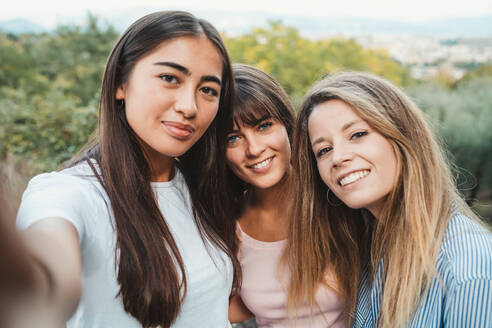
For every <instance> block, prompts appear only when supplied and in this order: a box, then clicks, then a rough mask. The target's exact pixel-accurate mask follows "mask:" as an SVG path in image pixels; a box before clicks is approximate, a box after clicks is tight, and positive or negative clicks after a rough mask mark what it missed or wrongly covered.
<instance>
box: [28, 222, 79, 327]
mask: <svg viewBox="0 0 492 328" xmlns="http://www.w3.org/2000/svg"><path fill="white" fill-rule="evenodd" d="M20 233H21V237H22V239H23V241H24V243H25V244H26V246H27V251H28V253H29V254H30V255H31V256H32V265H33V268H34V272H35V274H36V282H37V284H36V288H37V292H38V294H39V296H40V297H41V298H42V300H41V301H44V302H45V303H49V305H48V307H49V308H50V310H53V313H55V316H56V317H57V318H59V319H60V321H66V320H67V319H68V318H70V316H71V315H72V313H73V312H74V311H75V309H76V307H77V305H78V302H79V300H80V297H81V293H82V257H81V251H80V246H79V240H78V234H77V230H76V229H75V227H74V226H73V224H72V223H70V222H69V221H67V220H65V219H62V218H46V219H42V220H40V221H38V222H36V223H34V224H32V225H31V226H30V227H29V228H27V229H26V230H24V231H21V232H20ZM43 298H44V300H43Z"/></svg>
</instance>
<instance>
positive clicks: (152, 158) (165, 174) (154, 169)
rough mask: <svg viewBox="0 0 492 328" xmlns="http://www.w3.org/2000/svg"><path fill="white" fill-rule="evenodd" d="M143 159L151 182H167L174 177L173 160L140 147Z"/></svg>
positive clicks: (147, 147)
mask: <svg viewBox="0 0 492 328" xmlns="http://www.w3.org/2000/svg"><path fill="white" fill-rule="evenodd" d="M142 149H143V153H144V156H145V159H146V160H147V163H148V165H149V167H150V180H151V181H152V182H167V181H169V180H171V179H172V178H173V176H174V158H173V157H171V156H167V155H163V154H161V153H159V152H157V151H155V150H154V149H152V148H150V147H149V146H147V145H143V147H142Z"/></svg>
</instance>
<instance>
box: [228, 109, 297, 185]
mask: <svg viewBox="0 0 492 328" xmlns="http://www.w3.org/2000/svg"><path fill="white" fill-rule="evenodd" d="M226 159H227V164H228V165H229V167H230V168H231V170H232V171H233V172H234V174H235V175H236V176H237V177H238V178H240V179H241V180H243V181H244V182H246V183H247V184H250V185H252V186H253V187H255V188H259V189H268V188H271V187H274V186H275V185H277V184H278V183H279V182H280V181H281V180H282V178H283V177H284V176H285V175H286V174H287V173H288V171H289V169H290V142H289V136H288V134H287V130H286V129H285V127H284V126H283V125H282V124H281V123H280V122H278V121H277V120H275V119H273V118H268V117H267V118H264V119H261V120H260V121H259V123H258V124H256V125H254V126H249V125H243V124H240V125H239V126H238V125H236V124H235V125H234V127H233V131H231V132H230V133H229V134H228V136H227V149H226Z"/></svg>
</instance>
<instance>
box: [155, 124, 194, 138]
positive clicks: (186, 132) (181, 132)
mask: <svg viewBox="0 0 492 328" xmlns="http://www.w3.org/2000/svg"><path fill="white" fill-rule="evenodd" d="M161 123H162V124H163V125H164V127H165V128H166V129H167V131H168V132H169V133H170V134H171V135H172V136H174V137H176V138H178V139H186V138H188V137H189V136H191V135H192V134H193V133H194V132H195V129H194V128H193V127H192V126H191V125H189V124H183V123H179V122H172V121H162V122H161Z"/></svg>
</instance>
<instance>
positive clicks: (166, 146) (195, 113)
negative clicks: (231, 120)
mask: <svg viewBox="0 0 492 328" xmlns="http://www.w3.org/2000/svg"><path fill="white" fill-rule="evenodd" d="M222 69H223V64H222V60H221V57H220V55H219V53H218V51H217V49H216V48H215V46H214V45H213V44H212V42H211V41H210V40H208V39H207V38H206V37H205V36H202V37H195V36H182V37H178V38H174V39H170V40H167V41H164V42H163V43H162V44H161V45H160V46H159V47H158V48H157V49H156V50H154V51H152V52H151V53H149V54H148V55H146V56H144V57H143V58H141V59H140V60H139V61H138V62H137V63H136V64H135V67H134V68H133V70H132V72H131V74H130V76H129V78H128V80H127V81H126V82H125V83H124V84H123V85H122V86H120V87H119V88H118V89H117V92H116V99H119V100H124V102H125V113H126V119H127V121H128V124H129V125H130V127H131V128H132V130H133V131H134V132H135V134H136V135H137V137H138V138H139V140H140V143H141V144H142V147H143V149H144V151H145V152H146V154H147V156H148V157H149V159H150V161H151V162H155V163H158V162H161V161H163V160H164V161H165V160H169V159H170V158H171V159H172V158H173V157H177V156H180V155H182V154H184V153H185V152H186V151H187V150H188V149H190V148H191V146H192V145H193V144H194V143H195V142H196V141H197V140H198V139H199V138H200V137H201V136H202V135H203V133H204V132H205V131H206V129H207V128H208V126H209V125H210V123H211V122H212V120H213V119H214V117H215V115H216V114H217V110H218V107H219V99H220V91H221V83H222V82H221V76H222ZM151 166H155V165H152V163H151ZM157 166H159V165H157Z"/></svg>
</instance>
